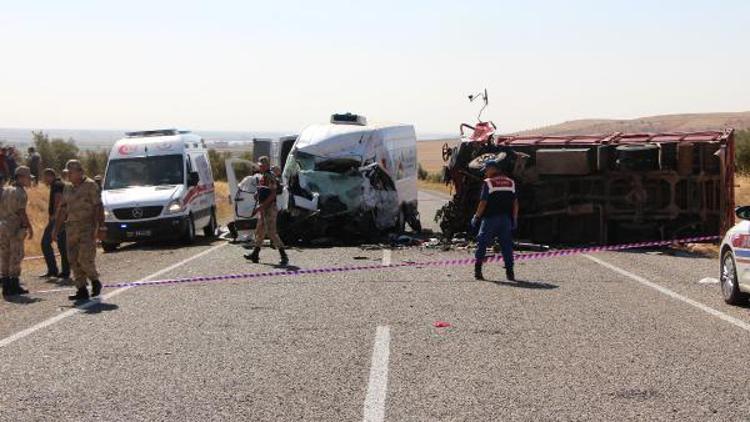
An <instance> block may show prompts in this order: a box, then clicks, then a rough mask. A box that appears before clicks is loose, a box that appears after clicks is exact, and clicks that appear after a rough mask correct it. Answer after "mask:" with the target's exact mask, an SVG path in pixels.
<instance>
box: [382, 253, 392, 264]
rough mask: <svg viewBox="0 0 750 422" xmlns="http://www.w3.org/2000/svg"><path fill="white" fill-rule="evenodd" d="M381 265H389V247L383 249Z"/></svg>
mask: <svg viewBox="0 0 750 422" xmlns="http://www.w3.org/2000/svg"><path fill="white" fill-rule="evenodd" d="M383 266H384V267H390V266H391V250H390V249H383Z"/></svg>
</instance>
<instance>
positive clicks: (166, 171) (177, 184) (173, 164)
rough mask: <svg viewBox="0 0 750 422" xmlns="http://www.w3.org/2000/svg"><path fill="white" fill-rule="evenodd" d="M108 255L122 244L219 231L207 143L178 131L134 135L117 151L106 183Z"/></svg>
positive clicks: (119, 143) (189, 237)
mask: <svg viewBox="0 0 750 422" xmlns="http://www.w3.org/2000/svg"><path fill="white" fill-rule="evenodd" d="M102 202H103V204H104V217H105V224H106V225H107V237H106V239H105V240H104V242H102V246H103V248H104V250H105V251H108V252H109V251H113V250H115V249H116V248H117V246H118V245H119V244H120V243H123V242H135V241H141V240H148V239H160V240H161V239H170V238H178V239H182V240H183V241H184V242H185V243H192V242H193V241H194V240H195V237H196V231H197V230H201V229H202V230H203V234H204V235H206V236H214V235H215V233H216V228H217V224H216V201H215V197H214V180H213V175H212V173H211V166H210V163H209V160H208V151H207V150H206V146H205V143H204V141H203V139H202V138H201V137H200V136H198V135H195V134H192V133H190V132H187V131H179V130H176V129H165V130H151V131H142V132H130V133H127V134H126V137H125V138H123V139H121V140H119V141H117V142H116V143H115V145H114V147H112V151H111V152H110V154H109V160H108V162H107V170H106V172H105V176H104V181H103V184H102Z"/></svg>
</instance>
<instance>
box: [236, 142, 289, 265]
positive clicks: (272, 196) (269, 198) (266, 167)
mask: <svg viewBox="0 0 750 422" xmlns="http://www.w3.org/2000/svg"><path fill="white" fill-rule="evenodd" d="M258 165H259V166H260V174H258V175H256V176H255V177H257V178H258V193H257V204H258V205H257V206H256V208H255V209H254V210H253V216H256V215H258V225H257V227H256V228H255V249H253V252H252V253H250V254H247V255H245V258H247V259H249V260H250V261H252V262H255V263H257V262H258V261H259V260H260V248H261V247H262V246H263V240H264V239H265V237H266V235H268V237H269V238H270V239H271V243H272V244H273V246H274V247H275V248H276V249H278V250H279V255H280V256H281V261H280V262H279V265H281V266H285V265H287V264H289V257H288V256H287V254H286V251H285V250H284V244H283V243H281V238H279V234H278V233H277V232H276V214H277V213H278V209H277V208H276V190H277V188H278V184H279V181H278V180H276V176H275V175H274V174H273V173H272V172H271V171H270V161H269V159H268V157H260V159H259V160H258Z"/></svg>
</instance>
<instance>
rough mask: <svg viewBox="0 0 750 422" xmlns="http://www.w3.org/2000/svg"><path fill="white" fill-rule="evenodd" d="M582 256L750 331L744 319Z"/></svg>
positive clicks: (602, 262)
mask: <svg viewBox="0 0 750 422" xmlns="http://www.w3.org/2000/svg"><path fill="white" fill-rule="evenodd" d="M583 256H584V257H585V258H588V259H590V260H592V261H594V262H596V263H597V264H599V265H601V266H603V267H605V268H609V269H610V270H612V271H614V272H616V273H618V274H621V275H624V276H625V277H628V278H630V279H633V280H635V281H637V282H639V283H641V284H643V285H644V286H647V287H651V288H652V289H654V290H656V291H658V292H660V293H664V294H665V295H667V296H669V297H671V298H673V299H677V300H680V301H682V302H685V303H687V304H688V305H691V306H694V307H696V308H698V309H700V310H701V311H703V312H706V313H707V314H709V315H713V316H715V317H717V318H719V319H721V320H724V321H726V322H728V323H730V324H732V325H734V326H736V327H739V328H742V329H743V330H745V331H750V324H748V323H747V322H745V321H742V320H740V319H737V318H735V317H733V316H730V315H727V314H725V313H724V312H721V311H717V310H716V309H714V308H712V307H710V306H706V305H704V304H702V303H700V302H697V301H695V300H693V299H690V298H688V297H685V296H683V295H681V294H679V293H677V292H674V291H672V290H670V289H668V288H666V287H664V286H660V285H658V284H656V283H654V282H653V281H649V280H646V279H645V278H643V277H641V276H638V275H635V274H633V273H631V272H629V271H627V270H623V269H622V268H620V267H617V266H614V265H612V264H610V263H609V262H606V261H603V260H601V259H599V258H595V257H593V256H591V255H588V254H583Z"/></svg>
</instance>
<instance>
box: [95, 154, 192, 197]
mask: <svg viewBox="0 0 750 422" xmlns="http://www.w3.org/2000/svg"><path fill="white" fill-rule="evenodd" d="M183 167H184V163H183V160H182V155H159V156H154V157H137V158H124V159H119V160H111V161H110V162H109V164H108V165H107V175H106V177H105V178H104V190H107V189H123V188H128V187H131V186H159V185H181V184H183V183H184V180H185V178H184V175H183V173H184V171H183Z"/></svg>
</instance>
